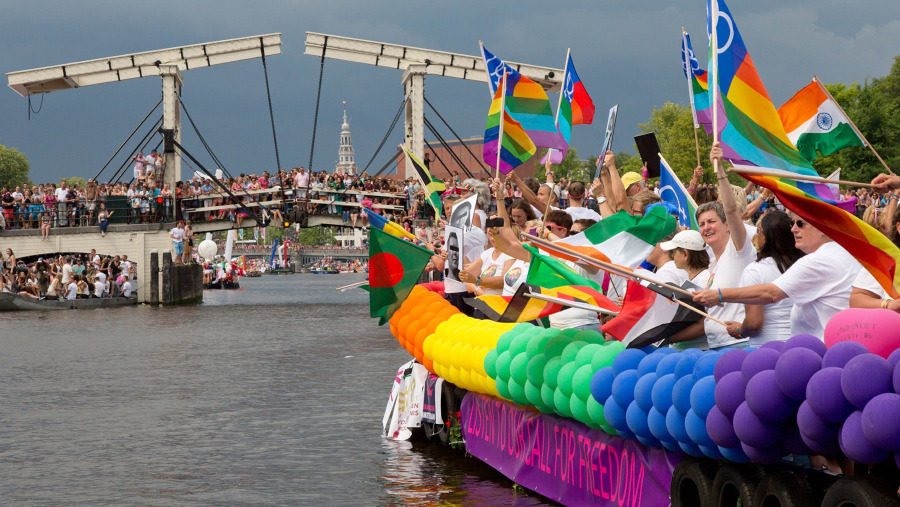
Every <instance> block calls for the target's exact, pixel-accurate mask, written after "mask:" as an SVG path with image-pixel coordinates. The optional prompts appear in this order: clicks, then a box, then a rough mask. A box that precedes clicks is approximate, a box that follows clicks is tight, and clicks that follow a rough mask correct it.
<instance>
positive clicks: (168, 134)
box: [158, 129, 262, 224]
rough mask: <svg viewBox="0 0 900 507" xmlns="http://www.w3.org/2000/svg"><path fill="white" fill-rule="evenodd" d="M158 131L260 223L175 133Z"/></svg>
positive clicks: (259, 219)
mask: <svg viewBox="0 0 900 507" xmlns="http://www.w3.org/2000/svg"><path fill="white" fill-rule="evenodd" d="M158 132H159V133H161V134H162V135H163V137H164V138H165V142H166V143H172V145H174V146H175V147H176V148H178V149H179V150H181V153H182V154H184V155H187V157H188V158H189V159H191V162H193V163H194V164H195V165H196V166H197V167H199V168H200V170H201V171H203V172H204V173H206V175H207V176H209V178H210V180H212V182H213V183H214V184H216V185H218V186H219V187H221V188H222V190H224V191H225V193H226V194H228V196H229V197H231V200H232V201H233V202H234V204H235V205H236V206H238V207H239V208H240V209H242V210H244V211H246V212H247V214H249V215H253V218H254V219H256V223H257V224H261V223H262V219H261V218H259V215H257V214H256V212H255V211H253V210H252V209H250V208H248V207H247V206H245V205H244V201H242V200H241V199H238V198H237V197H236V196H235V195H234V194H233V193H231V189H229V188H228V187H227V186H226V185H225V184H223V183H222V182H221V181H219V180H217V179H216V176H215V175H214V174H212V173H210V172H209V170H207V169H206V168H205V167H203V164H201V163H200V161H199V160H197V159H196V158H194V156H193V155H191V153H190V152H189V151H187V150H186V149H185V148H184V146H182V145H181V143H179V142H178V141H176V140H175V134H174V132H172V131H171V130H168V131H167V130H165V129H159V130H158Z"/></svg>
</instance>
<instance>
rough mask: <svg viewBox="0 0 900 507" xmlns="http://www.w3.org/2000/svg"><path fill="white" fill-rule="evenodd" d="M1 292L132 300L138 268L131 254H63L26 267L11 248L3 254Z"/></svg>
mask: <svg viewBox="0 0 900 507" xmlns="http://www.w3.org/2000/svg"><path fill="white" fill-rule="evenodd" d="M0 262H2V269H0V292H8V293H13V294H18V295H20V296H25V297H30V298H34V299H66V300H73V299H85V298H109V297H126V298H130V297H132V295H133V292H134V286H133V283H132V282H133V281H134V280H136V279H137V265H136V264H135V263H133V262H131V261H129V260H128V256H127V255H116V256H101V255H98V254H97V252H96V250H91V252H90V254H72V255H60V256H57V257H53V258H47V259H44V258H38V259H37V260H36V261H35V262H32V263H30V264H26V263H25V262H24V261H22V260H20V259H16V256H15V254H14V253H13V251H12V249H11V248H7V249H6V251H5V253H0Z"/></svg>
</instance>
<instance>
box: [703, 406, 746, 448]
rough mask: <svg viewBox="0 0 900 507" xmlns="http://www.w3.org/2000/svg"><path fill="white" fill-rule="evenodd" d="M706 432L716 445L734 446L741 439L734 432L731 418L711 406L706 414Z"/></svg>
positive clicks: (736, 445)
mask: <svg viewBox="0 0 900 507" xmlns="http://www.w3.org/2000/svg"><path fill="white" fill-rule="evenodd" d="M706 432H707V433H709V438H711V439H712V441H713V442H715V443H716V445H718V446H720V447H725V448H735V447H738V446H740V445H741V440H740V439H739V438H738V437H737V435H736V434H735V432H734V426H733V425H732V424H731V420H730V419H728V417H726V416H725V414H723V413H722V411H721V410H719V407H713V408H712V410H710V411H709V414H707V416H706Z"/></svg>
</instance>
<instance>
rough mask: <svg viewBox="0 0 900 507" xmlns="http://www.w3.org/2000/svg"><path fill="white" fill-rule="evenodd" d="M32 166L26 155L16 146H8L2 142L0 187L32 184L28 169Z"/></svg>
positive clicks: (0, 146) (0, 148) (0, 147)
mask: <svg viewBox="0 0 900 507" xmlns="http://www.w3.org/2000/svg"><path fill="white" fill-rule="evenodd" d="M30 168H31V166H30V165H29V164H28V159H27V158H26V157H25V155H24V154H23V153H22V152H20V151H19V150H17V149H15V148H7V147H6V146H3V145H2V144H0V188H3V187H11V188H15V187H16V186H17V185H18V186H23V185H24V184H26V183H27V184H29V185H30V184H31V180H29V179H28V171H29V169H30Z"/></svg>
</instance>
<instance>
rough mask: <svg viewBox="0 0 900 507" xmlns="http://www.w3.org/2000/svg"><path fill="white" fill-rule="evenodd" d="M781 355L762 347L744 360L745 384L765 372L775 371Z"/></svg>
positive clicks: (742, 371)
mask: <svg viewBox="0 0 900 507" xmlns="http://www.w3.org/2000/svg"><path fill="white" fill-rule="evenodd" d="M769 343H774V342H769ZM780 355H781V353H779V352H778V351H777V350H775V349H772V348H762V347H760V348H759V349H757V350H754V351H753V352H751V353H750V354H748V355H747V357H746V358H745V359H744V364H742V365H741V375H743V377H744V382H745V383H746V382H750V379H751V378H753V376H754V375H756V374H757V373H759V372H761V371H763V370H774V369H775V364H776V363H777V362H778V356H780Z"/></svg>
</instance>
